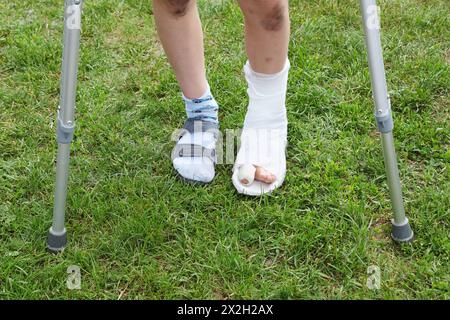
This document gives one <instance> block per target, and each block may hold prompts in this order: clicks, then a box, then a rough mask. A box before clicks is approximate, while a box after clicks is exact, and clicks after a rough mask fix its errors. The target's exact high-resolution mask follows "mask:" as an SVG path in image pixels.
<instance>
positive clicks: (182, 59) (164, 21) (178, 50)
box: [153, 0, 219, 182]
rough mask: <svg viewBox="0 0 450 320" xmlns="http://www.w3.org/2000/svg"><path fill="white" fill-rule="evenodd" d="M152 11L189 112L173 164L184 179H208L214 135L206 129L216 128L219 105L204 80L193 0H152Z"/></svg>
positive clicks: (206, 180) (201, 49) (203, 180)
mask: <svg viewBox="0 0 450 320" xmlns="http://www.w3.org/2000/svg"><path fill="white" fill-rule="evenodd" d="M153 12H154V15H155V21H156V26H157V30H158V35H159V37H160V39H161V42H162V44H163V47H164V50H165V52H166V54H167V57H168V59H169V62H170V64H171V65H172V67H173V69H174V71H175V74H176V77H177V80H178V82H179V84H180V87H181V90H182V92H183V99H184V102H185V104H186V112H187V115H188V120H187V121H186V123H185V126H184V128H185V130H183V131H184V133H183V135H182V137H180V139H179V141H178V142H177V145H176V146H175V148H174V150H173V152H172V161H173V165H174V168H175V169H176V170H177V172H178V173H179V174H180V175H181V176H182V177H183V178H185V179H187V180H192V181H197V182H210V181H211V180H212V179H213V178H214V175H215V171H214V162H215V158H214V154H215V151H214V149H215V144H216V135H215V134H214V133H211V132H205V131H211V129H217V128H218V119H217V113H218V108H219V107H218V105H217V102H216V101H215V100H214V98H213V97H212V95H211V92H210V89H209V85H208V82H207V80H206V75H205V61H204V54H203V32H202V27H201V22H200V18H199V15H198V11H197V4H196V1H195V0H153ZM194 128H195V130H194ZM196 131H200V132H196Z"/></svg>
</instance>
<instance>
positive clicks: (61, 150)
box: [47, 0, 82, 252]
mask: <svg viewBox="0 0 450 320" xmlns="http://www.w3.org/2000/svg"><path fill="white" fill-rule="evenodd" d="M81 7H82V0H65V2H64V49H63V60H62V71H61V89H60V104H59V107H58V113H57V129H56V131H57V141H58V153H57V158H56V161H57V164H56V182H55V199H54V207H53V223H52V227H51V228H50V230H49V232H48V236H47V248H48V249H49V250H50V251H51V252H59V251H61V250H63V249H64V247H65V246H66V244H67V234H66V228H65V226H64V217H65V209H66V198H67V182H68V176H69V157H70V143H71V142H72V139H73V132H74V129H75V122H74V112H75V99H76V85H77V71H78V54H79V47H80V32H81Z"/></svg>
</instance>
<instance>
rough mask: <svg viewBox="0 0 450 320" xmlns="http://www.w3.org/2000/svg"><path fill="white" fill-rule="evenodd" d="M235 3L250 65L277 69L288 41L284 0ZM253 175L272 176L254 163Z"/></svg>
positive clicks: (267, 70) (258, 69)
mask: <svg viewBox="0 0 450 320" xmlns="http://www.w3.org/2000/svg"><path fill="white" fill-rule="evenodd" d="M239 5H240V7H241V9H242V12H243V13H244V18H245V40H246V49H247V55H248V59H249V61H250V65H251V67H252V69H253V70H254V71H256V72H258V73H263V74H274V73H277V72H279V71H281V70H282V69H283V67H284V66H285V63H286V58H287V53H288V45H289V34H290V21H289V3H288V0H239ZM255 179H256V180H259V181H262V182H265V183H272V182H274V181H275V180H276V177H275V176H274V175H273V174H272V173H270V172H268V171H267V170H265V169H264V168H261V167H256V173H255ZM242 182H243V183H246V181H242Z"/></svg>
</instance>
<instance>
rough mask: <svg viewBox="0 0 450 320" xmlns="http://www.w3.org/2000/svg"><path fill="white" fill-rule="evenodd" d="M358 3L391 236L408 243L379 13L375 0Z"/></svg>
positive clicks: (409, 230)
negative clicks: (383, 174) (378, 133)
mask: <svg viewBox="0 0 450 320" xmlns="http://www.w3.org/2000/svg"><path fill="white" fill-rule="evenodd" d="M360 1H361V11H362V17H363V24H364V32H365V36H366V46H367V56H368V60H369V70H370V78H371V82H372V91H373V99H374V103H375V119H376V123H377V127H378V130H379V131H380V133H381V142H382V147H383V156H384V165H385V168H386V176H387V182H388V186H389V193H390V198H391V203H392V209H393V211H394V218H393V219H392V233H391V236H392V238H393V239H394V240H395V241H397V242H408V241H411V240H412V238H413V231H412V229H411V227H410V225H409V221H408V218H407V217H406V216H405V209H404V207H403V197H402V187H401V183H400V176H399V173H398V167H397V156H396V154H395V148H394V138H393V134H392V130H393V128H394V122H393V120H392V113H391V103H390V99H389V95H388V92H387V85H386V75H385V70H384V62H383V53H382V49H381V38H380V18H379V11H378V6H377V4H376V0H360Z"/></svg>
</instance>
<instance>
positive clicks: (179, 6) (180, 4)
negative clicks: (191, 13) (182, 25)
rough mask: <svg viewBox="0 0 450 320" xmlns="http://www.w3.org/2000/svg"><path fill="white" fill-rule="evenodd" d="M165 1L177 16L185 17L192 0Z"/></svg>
mask: <svg viewBox="0 0 450 320" xmlns="http://www.w3.org/2000/svg"><path fill="white" fill-rule="evenodd" d="M164 2H165V3H166V5H167V6H168V8H169V10H170V12H171V13H172V14H173V15H174V16H175V17H183V16H184V15H186V12H187V10H188V7H189V4H190V2H191V0H167V1H164Z"/></svg>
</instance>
